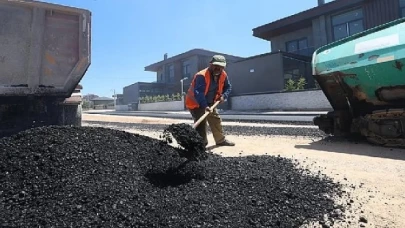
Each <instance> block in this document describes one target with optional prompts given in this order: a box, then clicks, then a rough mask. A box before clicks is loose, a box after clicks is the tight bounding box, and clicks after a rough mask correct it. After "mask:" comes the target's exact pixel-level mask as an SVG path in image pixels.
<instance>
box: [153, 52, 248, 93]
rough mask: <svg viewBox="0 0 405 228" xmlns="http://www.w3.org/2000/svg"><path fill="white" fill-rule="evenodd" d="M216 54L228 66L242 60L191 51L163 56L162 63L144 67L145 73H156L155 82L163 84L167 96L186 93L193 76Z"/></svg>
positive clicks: (226, 55) (230, 56)
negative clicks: (224, 59)
mask: <svg viewBox="0 0 405 228" xmlns="http://www.w3.org/2000/svg"><path fill="white" fill-rule="evenodd" d="M216 54H220V55H223V56H225V58H226V60H227V62H228V66H229V65H231V64H232V63H233V62H235V61H238V60H242V59H243V58H242V57H239V56H233V55H228V54H224V53H218V52H213V51H208V50H204V49H192V50H190V51H187V52H185V53H182V54H179V55H175V56H173V57H170V58H169V57H168V56H167V54H165V55H164V57H163V60H162V61H160V62H157V63H154V64H151V65H149V66H147V67H145V71H150V72H154V73H156V82H157V83H160V84H164V85H165V87H166V88H168V90H167V92H168V94H172V93H181V92H182V91H183V92H185V91H187V89H188V87H189V85H190V83H191V80H192V77H193V75H194V74H195V73H196V72H198V71H200V70H202V69H204V68H206V67H207V66H208V65H209V61H210V60H211V58H212V56H213V55H216ZM182 79H183V80H182ZM181 80H182V82H181ZM181 85H183V88H182V87H181Z"/></svg>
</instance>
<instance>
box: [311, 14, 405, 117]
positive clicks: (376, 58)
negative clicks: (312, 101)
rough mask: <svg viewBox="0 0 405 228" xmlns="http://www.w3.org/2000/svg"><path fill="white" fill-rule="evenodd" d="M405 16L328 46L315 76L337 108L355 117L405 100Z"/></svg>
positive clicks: (317, 58)
mask: <svg viewBox="0 0 405 228" xmlns="http://www.w3.org/2000/svg"><path fill="white" fill-rule="evenodd" d="M404 63H405V18H402V19H398V20H395V21H392V22H390V23H387V24H384V25H381V26H378V27H375V28H372V29H369V30H367V31H364V32H361V33H358V34H356V35H353V36H350V37H348V38H345V39H342V40H340V41H337V42H334V43H331V44H329V45H326V46H324V47H322V48H320V49H318V50H317V51H316V52H315V53H314V54H313V59H312V66H313V75H314V77H315V79H316V80H317V82H318V83H319V85H320V87H321V88H322V90H323V92H324V93H325V95H326V97H327V98H328V99H329V102H330V103H331V105H332V107H333V108H334V110H336V111H348V112H349V111H350V112H351V113H352V115H353V116H354V117H356V116H361V115H364V114H367V113H371V112H372V111H374V110H378V109H384V108H403V107H404V102H405V68H404Z"/></svg>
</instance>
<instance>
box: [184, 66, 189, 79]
mask: <svg viewBox="0 0 405 228" xmlns="http://www.w3.org/2000/svg"><path fill="white" fill-rule="evenodd" d="M184 77H190V64H183V78H184Z"/></svg>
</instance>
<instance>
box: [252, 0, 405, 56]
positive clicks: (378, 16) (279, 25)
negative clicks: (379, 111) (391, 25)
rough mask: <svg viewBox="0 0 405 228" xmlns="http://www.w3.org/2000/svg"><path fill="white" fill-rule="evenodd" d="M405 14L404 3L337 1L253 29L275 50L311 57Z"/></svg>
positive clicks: (320, 2)
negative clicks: (334, 44) (322, 48)
mask: <svg viewBox="0 0 405 228" xmlns="http://www.w3.org/2000/svg"><path fill="white" fill-rule="evenodd" d="M404 15H405V0H383V1H381V0H334V1H331V2H328V3H325V1H324V0H318V6H316V7H314V8H312V9H309V10H305V11H303V12H300V13H297V14H294V15H291V16H289V17H285V18H282V19H280V20H277V21H274V22H271V23H268V24H266V25H262V26H259V27H257V28H254V29H253V36H255V37H258V38H261V39H264V40H267V41H270V42H271V50H272V51H283V52H288V53H295V54H300V55H306V56H312V54H313V53H314V51H315V50H316V49H317V48H319V47H321V46H323V45H326V44H329V43H331V42H334V41H337V40H339V39H342V38H345V37H347V36H350V35H353V34H356V33H358V32H361V31H364V30H366V29H370V28H373V27H375V26H378V25H381V24H384V23H387V22H390V21H393V20H395V19H398V18H400V17H403V16H404Z"/></svg>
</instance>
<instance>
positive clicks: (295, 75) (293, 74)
mask: <svg viewBox="0 0 405 228" xmlns="http://www.w3.org/2000/svg"><path fill="white" fill-rule="evenodd" d="M300 77H301V75H300V70H299V69H292V70H285V71H284V83H286V82H287V81H288V80H289V79H292V80H298V79H299V78H300Z"/></svg>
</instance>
